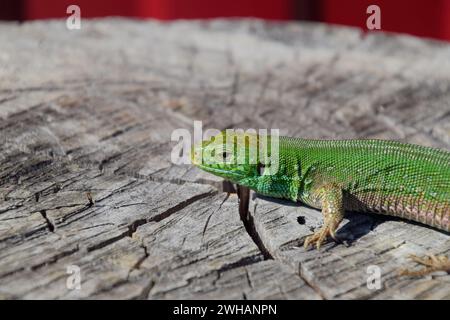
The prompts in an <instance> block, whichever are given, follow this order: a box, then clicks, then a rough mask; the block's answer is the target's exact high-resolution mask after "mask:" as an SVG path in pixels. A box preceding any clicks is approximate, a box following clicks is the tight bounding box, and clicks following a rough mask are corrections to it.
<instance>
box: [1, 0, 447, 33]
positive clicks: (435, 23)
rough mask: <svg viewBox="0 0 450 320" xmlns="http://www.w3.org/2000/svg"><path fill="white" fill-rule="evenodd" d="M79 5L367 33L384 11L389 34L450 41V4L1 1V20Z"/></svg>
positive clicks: (128, 13)
mask: <svg viewBox="0 0 450 320" xmlns="http://www.w3.org/2000/svg"><path fill="white" fill-rule="evenodd" d="M71 4H76V5H79V6H80V8H81V16H82V18H88V17H103V16H125V17H135V18H157V19H161V20H172V19H198V18H215V17H258V18H264V19H271V20H315V21H322V22H327V23H335V24H343V25H351V26H358V27H360V28H362V29H363V30H366V19H367V17H368V15H367V14H366V8H367V7H368V6H369V5H371V4H376V5H378V6H380V8H381V27H382V30H384V31H395V32H403V33H409V34H413V35H417V36H424V37H432V38H437V39H444V40H448V41H450V0H0V19H8V20H21V21H23V20H33V19H47V18H61V17H66V16H67V14H66V8H67V7H68V6H69V5H71Z"/></svg>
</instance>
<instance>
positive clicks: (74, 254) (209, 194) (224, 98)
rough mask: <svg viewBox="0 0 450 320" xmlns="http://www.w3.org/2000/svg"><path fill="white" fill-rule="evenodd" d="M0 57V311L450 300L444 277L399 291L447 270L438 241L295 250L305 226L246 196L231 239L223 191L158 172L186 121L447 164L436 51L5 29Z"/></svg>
mask: <svg viewBox="0 0 450 320" xmlns="http://www.w3.org/2000/svg"><path fill="white" fill-rule="evenodd" d="M0 43H1V44H2V45H1V48H0V145H1V150H0V298H3V299H36V298H37V299H43V298H46V299H77V298H89V299H107V298H118V299H204V298H212V299H228V298H229V299H349V298H350V299H354V298H357V299H386V298H387V299H432V298H437V299H449V298H450V289H449V288H450V276H449V275H446V274H440V273H436V274H434V275H432V276H427V277H424V278H409V277H403V278H400V277H398V276H397V270H398V269H399V268H401V267H405V266H410V267H412V266H414V264H413V263H412V262H411V261H408V259H407V256H408V254H409V253H416V254H422V253H426V252H432V253H437V254H447V255H448V254H450V239H449V236H448V234H445V233H442V232H439V231H436V230H433V229H430V228H426V227H423V226H420V225H418V224H410V223H407V222H404V221H401V220H397V219H388V218H385V217H380V216H376V215H363V214H358V213H355V214H351V215H348V218H347V219H346V220H345V222H344V224H343V225H342V226H341V228H340V230H339V232H338V236H339V237H340V238H341V239H343V243H342V244H339V245H337V244H333V243H328V244H327V245H325V246H324V248H323V249H322V250H321V251H320V252H317V251H315V250H310V251H306V250H304V249H303V248H302V246H301V244H302V241H303V239H304V238H305V237H306V236H307V235H309V234H311V232H312V231H313V230H314V229H315V228H317V227H319V226H320V224H321V221H322V219H321V213H320V212H319V211H317V210H313V209H310V208H307V207H304V206H301V205H299V204H293V203H289V202H286V201H278V200H276V201H274V200H272V199H267V198H263V197H258V196H255V195H252V196H251V197H252V200H251V202H250V207H249V214H248V217H247V219H246V220H244V221H241V218H240V216H239V212H238V197H237V195H236V194H235V193H227V191H231V190H232V188H230V186H229V185H227V184H226V183H224V182H223V181H222V180H221V179H219V178H217V177H214V176H211V175H209V174H207V173H204V172H201V171H199V170H198V169H196V168H194V167H192V166H190V165H177V164H173V163H172V162H171V158H170V154H171V151H172V148H173V147H174V145H175V142H172V141H171V134H172V132H173V130H175V129H178V128H185V129H188V130H190V131H191V132H192V130H193V121H194V120H200V121H203V125H204V129H206V128H216V129H225V128H244V129H246V128H255V129H259V128H267V129H271V128H278V129H280V130H281V134H284V135H292V136H301V137H310V138H355V137H357V138H384V139H397V140H402V141H409V142H413V143H419V144H423V145H429V146H435V147H440V148H446V149H450V126H449V123H450V63H449V61H450V46H449V45H448V44H444V43H439V42H433V41H425V40H420V39H417V38H413V37H408V36H400V35H386V34H382V33H370V34H366V35H364V34H362V33H360V32H359V31H358V30H356V29H350V28H342V27H330V26H325V25H321V24H310V23H266V22H262V21H258V20H234V21H224V20H213V21H208V22H197V21H193V22H176V23H158V22H155V21H140V22H136V21H130V20H120V19H105V20H91V21H84V22H83V25H82V29H81V30H74V31H69V30H67V29H66V28H65V23H64V21H46V22H31V23H24V24H20V25H19V24H14V23H2V24H0ZM244 222H245V223H244ZM71 265H76V266H78V267H79V268H80V272H81V289H80V290H71V289H69V288H68V287H67V279H68V277H69V276H70V274H68V273H67V267H68V266H71ZM370 266H377V267H379V268H380V270H381V281H382V282H381V284H382V285H381V288H380V289H377V290H373V289H372V290H371V289H369V288H368V287H367V279H368V277H369V274H368V272H367V270H368V269H367V268H368V267H370Z"/></svg>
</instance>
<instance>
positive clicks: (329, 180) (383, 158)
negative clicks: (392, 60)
mask: <svg viewBox="0 0 450 320" xmlns="http://www.w3.org/2000/svg"><path fill="white" fill-rule="evenodd" d="M227 138H228V139H227ZM246 138H247V141H246V140H245V139H246ZM250 138H253V140H251V139H250ZM258 139H260V136H257V135H251V134H245V133H243V132H242V133H234V134H233V135H227V136H226V134H225V132H222V133H221V134H220V135H218V136H216V137H214V138H213V140H212V141H211V140H208V141H203V142H202V143H201V144H200V145H198V146H196V147H194V150H193V151H194V152H193V153H192V159H193V163H194V164H195V165H197V166H198V167H200V168H201V169H203V170H205V171H207V172H210V173H213V174H215V175H218V176H220V177H223V178H225V179H227V180H230V181H231V182H233V183H237V184H239V185H242V186H246V187H249V188H250V189H252V190H254V191H256V192H257V193H260V194H263V195H266V196H271V197H276V198H286V199H290V200H292V201H301V202H303V203H305V204H308V205H310V206H312V207H315V208H320V209H322V212H323V215H324V225H323V226H322V228H321V229H320V230H319V231H317V232H316V233H314V234H313V235H311V236H309V237H308V238H307V239H306V240H305V247H308V245H309V244H316V246H317V248H319V247H320V245H321V243H322V242H323V241H324V240H325V239H326V237H327V236H331V237H333V238H335V231H336V229H337V228H338V226H339V223H340V222H341V221H342V219H343V216H344V211H345V210H349V211H360V212H374V213H379V214H386V215H390V216H396V217H400V218H404V219H408V220H413V221H417V222H420V223H422V224H425V225H428V226H431V227H434V228H437V229H440V230H443V231H445V232H449V231H450V152H448V151H445V150H439V149H434V148H429V147H423V146H418V145H412V144H405V143H400V142H396V141H383V140H307V139H298V138H289V137H279V167H278V171H277V172H276V173H275V174H272V175H267V174H265V173H266V171H264V170H266V169H267V167H266V169H264V168H263V169H261V168H262V164H261V159H259V157H257V159H256V161H253V162H252V161H250V160H249V159H250V158H251V157H250V156H248V155H249V154H251V152H252V151H253V152H256V153H257V151H256V150H257V149H258V145H257V143H255V141H258ZM268 139H269V141H270V137H268ZM213 150H223V151H224V152H223V153H220V151H219V152H215V153H214V151H213ZM243 150H245V152H246V153H245V154H246V155H247V156H246V157H245V161H240V163H236V162H237V161H236V159H237V157H238V152H242V151H243ZM269 150H270V148H269ZM270 152H271V151H269V155H270ZM199 155H200V156H199ZM223 157H225V159H226V160H228V163H224V161H223ZM199 159H200V161H199ZM202 159H203V161H201V160H202ZM251 159H253V160H254V158H251ZM447 267H448V266H447Z"/></svg>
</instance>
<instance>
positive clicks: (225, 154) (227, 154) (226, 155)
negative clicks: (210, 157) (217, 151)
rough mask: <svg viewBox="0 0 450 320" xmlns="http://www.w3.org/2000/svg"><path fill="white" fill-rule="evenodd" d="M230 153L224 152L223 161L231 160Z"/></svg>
mask: <svg viewBox="0 0 450 320" xmlns="http://www.w3.org/2000/svg"><path fill="white" fill-rule="evenodd" d="M230 155H231V154H230V153H229V152H226V151H225V152H222V159H223V160H224V161H226V160H227V159H229V158H230Z"/></svg>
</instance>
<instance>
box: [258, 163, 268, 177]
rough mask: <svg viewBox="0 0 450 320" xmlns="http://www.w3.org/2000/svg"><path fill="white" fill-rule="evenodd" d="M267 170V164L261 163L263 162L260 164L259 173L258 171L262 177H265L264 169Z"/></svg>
mask: <svg viewBox="0 0 450 320" xmlns="http://www.w3.org/2000/svg"><path fill="white" fill-rule="evenodd" d="M265 168H266V165H265V164H263V163H261V162H258V166H257V169H256V170H257V171H258V174H259V175H260V176H262V175H264V169H265Z"/></svg>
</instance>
